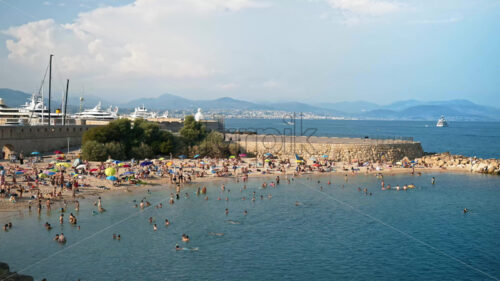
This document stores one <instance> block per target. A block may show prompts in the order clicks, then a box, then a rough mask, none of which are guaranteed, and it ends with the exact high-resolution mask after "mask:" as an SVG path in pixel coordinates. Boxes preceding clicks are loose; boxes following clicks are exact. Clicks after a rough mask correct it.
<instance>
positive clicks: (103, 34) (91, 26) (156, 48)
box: [3, 0, 264, 80]
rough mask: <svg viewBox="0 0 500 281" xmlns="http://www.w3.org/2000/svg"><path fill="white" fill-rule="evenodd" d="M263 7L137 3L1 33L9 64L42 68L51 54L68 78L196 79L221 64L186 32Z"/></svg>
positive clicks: (220, 1)
mask: <svg viewBox="0 0 500 281" xmlns="http://www.w3.org/2000/svg"><path fill="white" fill-rule="evenodd" d="M263 6H264V5H263V4H261V3H260V2H254V1H253V0H164V1H160V0H136V1H135V2H134V3H132V4H129V5H125V6H120V7H101V8H97V9H95V10H92V11H90V12H86V13H81V14H79V15H78V18H76V19H75V20H74V21H73V22H72V23H69V24H59V23H56V22H55V21H54V20H52V19H47V20H41V21H36V22H30V23H27V24H24V25H21V26H17V27H11V28H9V29H8V30H4V31H3V33H4V34H6V35H7V36H8V37H11V39H8V40H7V41H6V46H7V50H8V52H9V55H8V58H9V60H10V61H12V62H14V63H22V64H25V65H29V66H40V65H45V64H46V61H47V58H48V55H49V54H51V53H52V54H54V55H55V56H56V60H57V62H58V67H60V69H59V71H60V72H62V73H65V74H66V75H68V76H70V77H71V76H73V75H83V76H89V77H92V76H94V77H102V76H106V77H108V78H116V79H117V80H118V79H119V78H123V75H132V76H134V77H143V76H148V77H159V78H161V77H164V78H171V79H181V78H198V77H207V76H210V75H213V74H214V73H216V69H217V58H216V57H215V56H216V54H214V53H213V52H212V51H211V50H209V48H207V46H206V44H204V43H205V41H203V40H211V39H210V38H208V39H207V38H204V39H199V38H198V37H197V36H193V32H191V33H190V34H188V32H186V30H188V29H189V28H193V27H195V28H194V29H193V30H194V34H196V32H199V31H198V30H200V29H203V26H202V24H203V22H202V21H203V20H206V19H209V18H210V17H211V16H215V15H216V14H217V13H226V12H236V11H239V10H242V9H246V8H257V7H263ZM200 19H201V21H200ZM197 20H198V21H200V22H197ZM179 22H182V23H183V24H182V25H179Z"/></svg>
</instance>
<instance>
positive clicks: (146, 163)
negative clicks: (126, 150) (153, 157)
mask: <svg viewBox="0 0 500 281" xmlns="http://www.w3.org/2000/svg"><path fill="white" fill-rule="evenodd" d="M152 164H153V162H151V161H144V162H142V163H141V166H142V167H144V166H149V165H152Z"/></svg>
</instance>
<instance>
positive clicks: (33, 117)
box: [0, 95, 62, 125]
mask: <svg viewBox="0 0 500 281" xmlns="http://www.w3.org/2000/svg"><path fill="white" fill-rule="evenodd" d="M48 117H49V111H48V109H47V107H46V106H44V104H43V101H42V98H41V97H40V96H36V95H33V96H32V97H31V99H29V101H27V102H26V103H25V104H23V105H21V107H9V106H7V105H6V104H5V103H4V102H3V99H1V98H0V119H2V120H3V122H2V123H4V124H5V125H20V124H32V125H37V124H42V123H45V122H48ZM50 117H51V118H52V119H53V120H56V119H60V118H61V117H62V113H60V112H57V113H54V112H52V113H51V114H50Z"/></svg>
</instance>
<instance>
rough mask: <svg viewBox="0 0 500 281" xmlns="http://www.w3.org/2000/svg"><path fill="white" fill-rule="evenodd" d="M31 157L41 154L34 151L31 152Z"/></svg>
mask: <svg viewBox="0 0 500 281" xmlns="http://www.w3.org/2000/svg"><path fill="white" fill-rule="evenodd" d="M31 155H40V152H38V151H33V152H31Z"/></svg>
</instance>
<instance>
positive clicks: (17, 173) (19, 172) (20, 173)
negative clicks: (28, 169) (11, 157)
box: [15, 171, 24, 175]
mask: <svg viewBox="0 0 500 281" xmlns="http://www.w3.org/2000/svg"><path fill="white" fill-rule="evenodd" d="M15 174H16V175H22V174H24V171H16V172H15Z"/></svg>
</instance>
